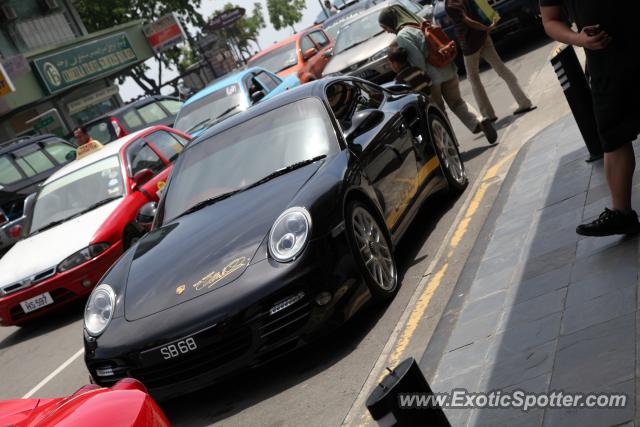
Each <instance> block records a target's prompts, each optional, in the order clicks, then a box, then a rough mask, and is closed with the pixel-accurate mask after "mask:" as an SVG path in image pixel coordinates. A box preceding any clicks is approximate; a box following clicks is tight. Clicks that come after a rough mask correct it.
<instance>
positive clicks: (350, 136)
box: [344, 109, 384, 143]
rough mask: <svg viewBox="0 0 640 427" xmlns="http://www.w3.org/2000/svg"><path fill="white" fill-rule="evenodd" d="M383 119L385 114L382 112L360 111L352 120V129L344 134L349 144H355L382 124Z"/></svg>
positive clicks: (373, 110)
mask: <svg viewBox="0 0 640 427" xmlns="http://www.w3.org/2000/svg"><path fill="white" fill-rule="evenodd" d="M383 119H384V113H383V112H382V111H380V110H375V109H369V110H362V111H358V112H357V113H356V114H354V116H353V118H352V119H351V127H349V129H347V130H346V131H345V133H344V136H345V138H346V139H347V142H349V143H351V142H353V140H354V139H356V138H357V137H358V136H360V135H362V134H363V133H365V132H368V131H370V130H371V129H373V128H374V127H376V126H378V125H379V124H380V123H382V120H383Z"/></svg>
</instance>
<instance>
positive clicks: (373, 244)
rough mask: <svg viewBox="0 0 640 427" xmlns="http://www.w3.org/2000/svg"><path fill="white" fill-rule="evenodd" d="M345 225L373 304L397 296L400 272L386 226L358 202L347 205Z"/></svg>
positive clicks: (365, 206)
mask: <svg viewBox="0 0 640 427" xmlns="http://www.w3.org/2000/svg"><path fill="white" fill-rule="evenodd" d="M345 224H346V229H347V235H348V236H349V244H350V246H351V249H352V251H353V256H354V258H355V261H356V264H357V265H358V268H359V269H360V272H361V273H362V276H363V277H364V280H365V284H366V285H367V287H368V288H369V291H370V292H371V296H372V298H373V300H374V301H376V302H383V301H389V300H390V299H392V298H393V297H394V296H395V294H396V293H397V292H398V269H397V267H396V261H395V258H394V256H393V250H392V245H391V239H390V238H389V233H388V231H387V228H386V226H385V225H384V224H383V223H382V222H381V221H380V220H379V219H378V216H377V215H375V214H373V213H371V209H370V208H369V207H368V206H367V205H365V204H364V203H362V202H360V201H357V200H353V201H351V202H349V203H348V204H347V208H346V215H345Z"/></svg>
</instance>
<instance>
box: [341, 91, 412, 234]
mask: <svg viewBox="0 0 640 427" xmlns="http://www.w3.org/2000/svg"><path fill="white" fill-rule="evenodd" d="M336 84H338V85H346V86H345V87H344V88H341V89H340V90H341V91H342V92H343V93H345V95H342V97H343V98H345V99H344V100H341V101H340V102H339V104H337V105H336V107H335V108H334V112H336V111H337V114H336V116H337V117H338V120H339V121H341V122H342V123H341V125H342V127H343V129H344V130H346V129H345V128H346V127H348V126H349V125H350V123H349V119H347V120H346V121H345V120H342V119H341V118H340V117H339V116H343V115H344V114H346V113H345V111H348V112H349V114H350V115H351V117H352V116H353V115H354V114H355V113H357V112H358V111H363V110H367V109H380V108H381V107H383V104H384V103H385V102H386V100H385V94H384V92H383V91H381V90H380V89H379V88H377V87H375V86H372V85H368V84H366V83H363V82H353V83H350V82H340V83H336ZM351 100H353V101H351ZM351 103H353V107H349V105H350V104H351ZM332 105H333V104H332ZM383 113H384V118H383V119H382V122H381V123H380V124H379V125H378V126H376V127H375V128H374V129H372V130H370V131H369V132H366V133H364V134H362V135H360V136H358V137H356V138H355V139H354V140H353V143H354V144H356V145H359V146H361V147H362V148H361V154H360V160H361V161H362V165H363V169H364V171H365V173H366V175H367V177H368V178H369V180H370V182H371V184H372V185H373V187H374V188H375V190H376V193H377V195H378V197H379V199H380V202H381V204H382V208H383V210H384V216H385V222H386V225H387V227H388V228H389V229H390V230H393V229H394V228H395V227H396V226H397V225H398V224H399V219H400V218H401V217H402V216H403V214H404V213H405V212H406V209H407V207H408V206H409V205H410V203H411V201H412V200H413V198H414V197H415V194H416V191H417V189H418V185H417V182H416V176H417V172H418V168H417V159H416V154H415V141H414V138H413V134H412V132H411V131H410V128H409V123H407V120H406V118H405V117H404V115H403V112H402V109H400V108H397V109H394V108H391V109H389V108H386V107H385V108H384V109H383Z"/></svg>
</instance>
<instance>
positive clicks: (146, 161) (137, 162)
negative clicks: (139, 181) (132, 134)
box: [127, 141, 165, 176]
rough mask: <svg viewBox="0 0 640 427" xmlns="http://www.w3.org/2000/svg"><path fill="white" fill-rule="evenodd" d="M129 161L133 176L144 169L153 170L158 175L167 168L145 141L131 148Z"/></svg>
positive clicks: (128, 151) (128, 153)
mask: <svg viewBox="0 0 640 427" xmlns="http://www.w3.org/2000/svg"><path fill="white" fill-rule="evenodd" d="M127 159H128V161H129V171H130V173H131V176H134V175H135V174H136V173H138V172H140V171H141V170H143V169H151V171H153V173H154V174H157V173H160V172H162V170H164V168H165V164H164V163H163V162H162V160H161V159H160V157H159V156H158V155H157V154H156V153H155V151H153V150H152V149H151V147H149V146H148V145H147V144H146V143H145V142H143V141H138V142H137V143H135V144H133V145H131V146H130V147H129V149H128V150H127Z"/></svg>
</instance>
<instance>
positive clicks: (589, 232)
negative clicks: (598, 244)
mask: <svg viewBox="0 0 640 427" xmlns="http://www.w3.org/2000/svg"><path fill="white" fill-rule="evenodd" d="M639 232H640V222H638V214H637V213H636V212H635V211H631V212H629V213H628V214H625V213H622V212H620V211H618V210H611V209H607V208H605V209H604V212H602V213H601V214H600V216H599V217H598V219H596V220H595V221H593V222H589V223H586V224H580V225H579V226H578V227H577V228H576V233H578V234H581V235H583V236H611V235H613V234H636V233H639Z"/></svg>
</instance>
